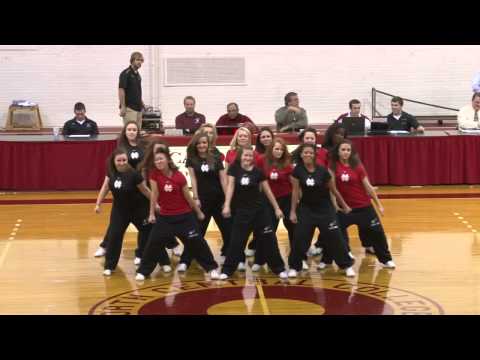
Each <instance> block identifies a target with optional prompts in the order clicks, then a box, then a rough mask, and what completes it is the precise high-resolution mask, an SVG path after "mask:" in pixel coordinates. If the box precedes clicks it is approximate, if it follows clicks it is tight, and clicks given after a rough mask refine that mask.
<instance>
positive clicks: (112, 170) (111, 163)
mask: <svg viewBox="0 0 480 360" xmlns="http://www.w3.org/2000/svg"><path fill="white" fill-rule="evenodd" d="M123 154H125V156H126V157H127V160H128V153H127V150H125V149H124V148H122V147H118V148H116V149H115V150H113V152H112V153H111V154H110V156H109V157H108V159H107V175H108V177H110V178H111V177H113V176H115V175H116V174H118V170H117V167H116V166H115V158H116V157H117V156H118V155H123ZM131 170H133V168H132V167H131V166H130V164H128V162H127V171H131Z"/></svg>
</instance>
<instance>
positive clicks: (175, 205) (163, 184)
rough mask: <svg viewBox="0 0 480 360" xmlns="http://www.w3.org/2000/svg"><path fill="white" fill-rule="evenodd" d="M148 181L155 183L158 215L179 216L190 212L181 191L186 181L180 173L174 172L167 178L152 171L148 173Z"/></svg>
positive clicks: (156, 170)
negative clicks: (158, 208) (158, 207)
mask: <svg viewBox="0 0 480 360" xmlns="http://www.w3.org/2000/svg"><path fill="white" fill-rule="evenodd" d="M150 179H151V180H154V181H155V182H156V183H157V188H158V205H159V206H160V215H181V214H186V213H189V212H191V211H192V208H191V207H190V205H189V204H188V202H187V200H185V197H184V196H183V191H182V188H183V187H184V186H185V184H186V183H187V179H185V176H184V175H183V174H182V173H181V172H180V171H174V172H173V174H172V176H171V177H168V176H165V175H163V174H162V172H161V171H160V170H158V169H154V170H152V172H151V173H150Z"/></svg>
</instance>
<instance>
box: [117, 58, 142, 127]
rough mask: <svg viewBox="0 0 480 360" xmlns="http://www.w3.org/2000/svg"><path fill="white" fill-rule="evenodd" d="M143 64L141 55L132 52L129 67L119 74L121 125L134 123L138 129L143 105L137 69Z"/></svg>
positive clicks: (140, 82)
mask: <svg viewBox="0 0 480 360" xmlns="http://www.w3.org/2000/svg"><path fill="white" fill-rule="evenodd" d="M142 64H143V55H142V54H141V53H139V52H134V53H133V54H132V55H131V56H130V66H129V67H128V68H126V69H125V70H123V71H122V72H121V74H120V81H119V85H118V98H119V100H120V116H121V117H122V118H123V123H124V124H126V123H127V122H129V121H135V122H136V123H137V124H138V127H139V129H141V128H142V110H143V109H144V108H145V104H144V103H143V101H142V78H141V77H140V73H139V72H138V69H140V67H141V66H142Z"/></svg>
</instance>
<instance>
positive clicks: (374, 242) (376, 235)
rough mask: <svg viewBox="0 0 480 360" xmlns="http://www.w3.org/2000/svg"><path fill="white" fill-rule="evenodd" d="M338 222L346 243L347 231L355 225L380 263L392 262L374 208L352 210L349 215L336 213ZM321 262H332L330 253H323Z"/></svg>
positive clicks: (385, 238)
mask: <svg viewBox="0 0 480 360" xmlns="http://www.w3.org/2000/svg"><path fill="white" fill-rule="evenodd" d="M337 215H338V221H339V224H340V228H341V230H342V233H343V234H344V237H345V239H346V241H348V233H347V229H348V227H349V226H350V225H357V226H358V232H359V233H360V231H362V232H363V234H364V236H366V237H367V239H368V243H369V244H370V245H369V246H373V249H374V250H375V255H376V256H377V258H378V260H379V261H380V262H381V263H383V264H384V263H386V262H387V261H390V260H392V255H391V254H390V251H389V250H388V243H387V237H386V236H385V231H384V230H383V226H382V223H381V222H380V219H379V218H378V215H377V212H376V211H375V208H374V207H373V206H372V205H370V206H367V207H364V208H357V209H353V210H352V211H351V212H350V213H349V214H344V213H342V212H338V214H337ZM322 262H324V263H326V264H329V263H331V262H332V259H331V255H330V253H329V252H328V251H327V252H324V254H323V258H322Z"/></svg>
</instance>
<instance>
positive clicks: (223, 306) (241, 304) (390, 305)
mask: <svg viewBox="0 0 480 360" xmlns="http://www.w3.org/2000/svg"><path fill="white" fill-rule="evenodd" d="M156 280H157V279H154V280H153V281H152V282H155V281H156ZM443 313H444V312H443V309H442V308H441V307H440V305H438V304H437V303H435V302H434V301H432V300H430V299H428V298H426V297H424V296H422V295H418V294H415V293H413V292H411V291H406V290H400V289H396V288H391V287H388V286H383V285H377V284H368V283H361V282H349V281H346V280H345V279H315V278H313V279H312V278H307V279H295V280H293V281H292V280H289V281H288V282H284V281H282V280H280V279H278V277H270V278H269V277H262V278H258V279H256V280H251V279H230V280H227V281H222V282H219V281H206V280H188V281H180V280H179V281H174V282H172V281H169V282H162V283H159V284H155V285H152V286H145V287H141V288H138V289H136V290H132V291H128V292H124V293H121V294H118V295H115V296H112V297H110V298H108V299H105V300H103V301H101V302H99V303H98V304H96V305H95V306H93V307H92V309H91V310H90V312H89V314H90V315H202V314H203V315H207V314H210V315H347V314H352V315H440V314H443Z"/></svg>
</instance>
